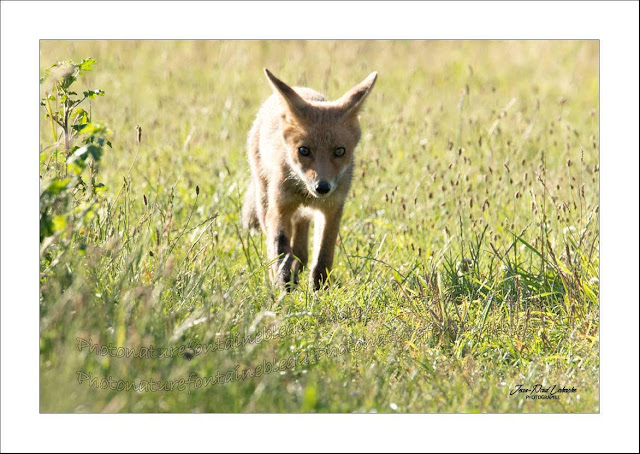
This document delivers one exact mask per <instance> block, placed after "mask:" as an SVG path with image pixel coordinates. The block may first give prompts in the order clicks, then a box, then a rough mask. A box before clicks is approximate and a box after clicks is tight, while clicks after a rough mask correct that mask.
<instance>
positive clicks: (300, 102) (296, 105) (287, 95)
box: [264, 68, 308, 116]
mask: <svg viewBox="0 0 640 454" xmlns="http://www.w3.org/2000/svg"><path fill="white" fill-rule="evenodd" d="M264 73H265V74H266V75H267V78H268V79H269V82H271V85H272V86H273V88H274V89H275V90H276V91H277V92H278V93H280V95H281V96H282V98H283V99H284V100H285V101H286V102H287V105H288V106H289V108H290V109H291V111H292V113H294V114H296V115H298V116H301V115H303V114H304V112H305V110H306V108H307V105H308V104H307V102H306V101H305V100H304V99H302V98H301V97H300V95H298V93H296V92H295V90H294V89H293V88H291V87H290V86H289V85H287V84H285V83H284V82H283V81H281V80H280V79H278V78H277V77H276V76H274V75H273V74H272V73H271V71H269V70H268V69H267V68H265V69H264Z"/></svg>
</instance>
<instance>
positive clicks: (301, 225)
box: [291, 215, 311, 282]
mask: <svg viewBox="0 0 640 454" xmlns="http://www.w3.org/2000/svg"><path fill="white" fill-rule="evenodd" d="M310 222H311V220H310V219H309V218H307V217H305V216H302V215H299V216H298V217H296V218H295V219H294V221H293V237H292V238H291V251H292V253H293V257H294V262H293V279H294V282H297V281H298V274H299V273H300V272H301V271H302V269H303V268H304V267H305V266H307V260H308V258H309V223H310Z"/></svg>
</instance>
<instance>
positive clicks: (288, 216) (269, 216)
mask: <svg viewBox="0 0 640 454" xmlns="http://www.w3.org/2000/svg"><path fill="white" fill-rule="evenodd" d="M294 211H295V208H292V207H286V206H285V207H283V206H281V205H278V204H277V203H271V202H270V203H269V206H268V208H267V212H266V216H265V227H266V228H265V233H266V236H267V255H268V258H269V261H270V262H272V264H271V273H270V275H271V281H272V282H273V283H274V284H278V285H280V286H282V287H285V288H287V289H291V284H292V281H291V277H292V275H291V266H292V265H293V254H292V252H291V237H292V234H293V223H292V217H293V213H294Z"/></svg>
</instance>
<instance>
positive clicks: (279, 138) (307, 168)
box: [243, 69, 377, 289]
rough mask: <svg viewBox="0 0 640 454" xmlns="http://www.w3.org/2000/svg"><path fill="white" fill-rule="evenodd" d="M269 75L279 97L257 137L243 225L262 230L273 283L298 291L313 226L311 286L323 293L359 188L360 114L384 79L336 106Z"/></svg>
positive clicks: (270, 103)
mask: <svg viewBox="0 0 640 454" xmlns="http://www.w3.org/2000/svg"><path fill="white" fill-rule="evenodd" d="M265 73H266V75H267V78H268V79H269V81H270V82H271V84H272V86H273V88H274V94H273V95H272V96H271V97H270V98H269V99H267V100H266V101H265V103H264V104H263V105H262V107H261V108H260V110H259V112H258V115H257V117H256V119H255V121H254V123H253V126H252V128H251V131H250V132H249V139H248V143H247V145H248V151H249V164H250V166H251V184H250V185H249V188H248V189H247V193H246V195H245V202H244V207H243V222H244V224H245V226H247V227H255V228H257V227H261V228H262V230H263V232H264V233H265V235H266V237H267V254H268V258H269V260H270V261H272V263H273V264H272V267H271V278H272V280H273V281H274V282H275V283H278V284H280V285H282V286H284V287H286V288H291V285H292V284H293V283H295V282H297V278H298V273H299V272H300V271H301V270H302V268H303V267H304V266H306V264H307V257H308V250H307V249H308V247H307V246H308V235H309V223H310V221H311V219H313V220H314V231H315V235H314V254H313V265H312V266H311V279H312V281H313V285H314V288H316V289H319V288H320V287H322V286H323V284H324V283H325V282H326V279H327V276H328V273H329V272H330V271H331V267H332V266H333V255H334V250H335V245H336V239H337V236H338V229H339V226H340V219H341V217H342V210H343V206H344V202H345V199H346V197H347V194H348V192H349V188H350V186H351V179H352V175H353V161H354V155H353V154H354V149H355V147H356V145H357V144H358V141H359V140H360V124H359V121H358V112H359V111H360V109H361V107H362V104H363V102H364V100H365V99H366V97H367V96H368V94H369V93H370V92H371V89H372V88H373V85H374V83H375V81H376V78H377V73H372V74H371V75H369V77H367V78H366V79H365V80H364V81H362V82H361V83H360V84H358V85H356V86H355V87H353V88H352V89H351V90H349V91H348V92H347V93H346V94H345V95H344V96H342V97H341V98H340V99H338V100H337V101H328V100H326V99H325V98H324V96H323V95H321V94H320V93H318V92H316V91H314V90H311V89H309V88H303V87H293V88H292V87H290V86H288V85H287V84H285V83H284V82H282V81H281V80H279V79H278V78H276V77H275V76H274V75H273V74H271V73H270V72H269V71H268V70H266V69H265ZM301 147H303V148H306V150H308V155H305V154H306V153H307V151H305V150H301ZM341 153H343V154H342V155H341V156H340V154H341Z"/></svg>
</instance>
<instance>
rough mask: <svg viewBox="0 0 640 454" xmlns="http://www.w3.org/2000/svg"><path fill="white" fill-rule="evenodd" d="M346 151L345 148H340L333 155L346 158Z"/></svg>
mask: <svg viewBox="0 0 640 454" xmlns="http://www.w3.org/2000/svg"><path fill="white" fill-rule="evenodd" d="M345 151H346V150H345V149H344V147H338V148H336V151H334V152H333V154H334V155H336V156H337V157H341V156H344V153H345Z"/></svg>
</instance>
